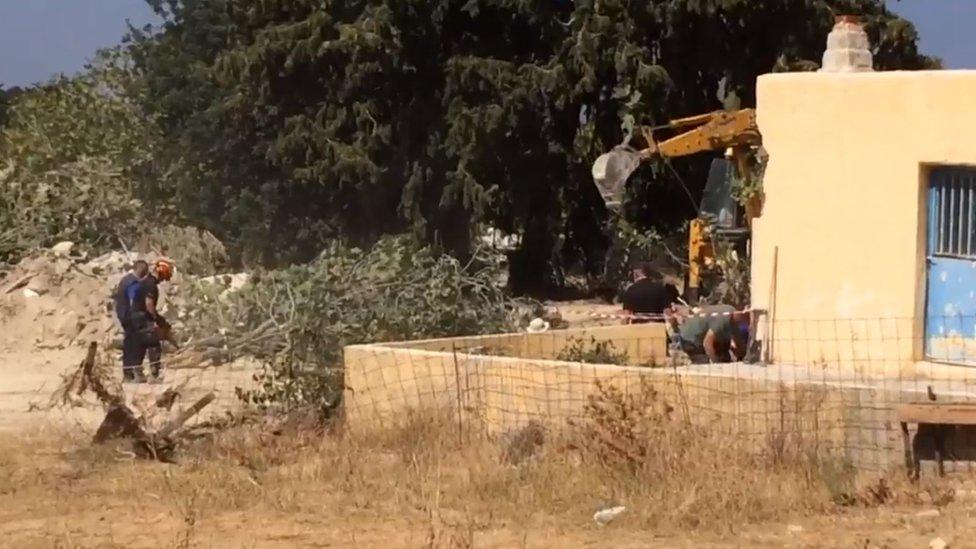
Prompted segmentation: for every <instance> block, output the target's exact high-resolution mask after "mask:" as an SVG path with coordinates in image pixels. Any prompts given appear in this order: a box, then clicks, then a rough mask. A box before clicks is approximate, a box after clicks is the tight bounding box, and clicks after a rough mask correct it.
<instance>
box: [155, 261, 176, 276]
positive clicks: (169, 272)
mask: <svg viewBox="0 0 976 549" xmlns="http://www.w3.org/2000/svg"><path fill="white" fill-rule="evenodd" d="M156 278H158V279H159V280H169V279H171V278H173V264H172V263H171V262H169V261H166V260H165V259H160V260H159V261H157V262H156Z"/></svg>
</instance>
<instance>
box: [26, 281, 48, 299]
mask: <svg viewBox="0 0 976 549" xmlns="http://www.w3.org/2000/svg"><path fill="white" fill-rule="evenodd" d="M27 289H29V290H31V291H33V292H34V293H36V294H38V295H44V294H46V293H48V292H49V291H50V290H51V282H50V280H48V278H47V277H46V276H35V277H34V278H32V279H30V281H29V282H28V283H27Z"/></svg>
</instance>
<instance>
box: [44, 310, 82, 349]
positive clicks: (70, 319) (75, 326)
mask: <svg viewBox="0 0 976 549" xmlns="http://www.w3.org/2000/svg"><path fill="white" fill-rule="evenodd" d="M84 327H85V325H84V323H83V322H82V321H81V318H80V317H79V316H78V313H76V312H75V311H67V312H65V313H64V314H62V315H60V316H59V317H58V318H57V319H55V321H54V325H53V326H52V331H53V332H54V335H55V336H57V337H58V338H61V339H64V340H66V341H67V342H69V343H70V342H71V341H72V340H74V339H75V338H76V337H78V334H79V333H80V332H81V330H82V328H84Z"/></svg>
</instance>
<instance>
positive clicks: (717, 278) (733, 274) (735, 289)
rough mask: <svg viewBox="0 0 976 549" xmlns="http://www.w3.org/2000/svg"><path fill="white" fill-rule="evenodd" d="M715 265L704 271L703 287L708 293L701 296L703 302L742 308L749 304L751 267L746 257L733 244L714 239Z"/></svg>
mask: <svg viewBox="0 0 976 549" xmlns="http://www.w3.org/2000/svg"><path fill="white" fill-rule="evenodd" d="M713 246H714V249H715V266H714V268H713V269H711V270H709V272H707V273H706V275H705V278H706V281H705V283H704V287H705V288H710V289H711V291H710V292H709V294H708V295H706V296H702V302H703V303H710V304H718V303H722V304H726V305H733V306H735V307H737V308H739V309H744V308H746V307H748V306H749V304H750V295H751V294H750V291H751V290H750V283H751V281H752V277H751V274H750V273H751V267H750V264H749V261H748V259H746V258H744V257H742V256H741V255H740V254H739V253H738V252H737V251H736V250H735V249H734V247H733V246H731V245H729V244H726V243H723V242H720V241H717V240H716V241H714V242H713Z"/></svg>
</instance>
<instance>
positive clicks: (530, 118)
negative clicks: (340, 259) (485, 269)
mask: <svg viewBox="0 0 976 549" xmlns="http://www.w3.org/2000/svg"><path fill="white" fill-rule="evenodd" d="M148 1H149V2H150V4H151V5H153V7H154V8H155V9H156V10H157V12H158V13H160V14H161V15H162V16H163V17H164V18H165V23H164V24H163V25H162V27H161V28H158V29H143V30H139V31H135V30H134V31H133V33H132V36H131V48H130V51H131V52H132V55H133V58H134V60H135V62H136V65H137V67H139V69H140V70H141V72H142V74H143V77H144V81H145V83H146V86H147V93H146V94H144V95H143V96H142V97H144V99H145V106H146V108H149V109H152V110H154V111H155V112H156V113H157V115H158V117H159V119H160V121H161V123H162V124H163V127H164V131H165V132H166V133H167V134H168V136H169V137H170V138H171V142H172V143H173V144H174V145H173V147H172V149H171V150H170V151H169V155H171V158H172V161H173V163H174V166H177V168H175V169H174V170H173V173H174V174H176V175H177V179H178V180H179V184H178V186H177V187H176V189H175V192H176V193H177V195H178V196H179V197H180V198H181V200H182V202H183V207H184V212H185V214H186V215H187V216H189V217H191V218H192V219H193V220H194V221H196V222H198V223H202V224H203V225H204V226H206V227H207V228H210V229H211V230H214V231H215V232H217V233H218V234H221V235H222V236H223V237H225V238H227V239H229V240H230V241H231V244H232V245H233V248H234V249H235V250H236V251H237V252H239V253H240V254H242V255H243V256H244V257H245V258H247V257H251V258H255V259H259V260H261V261H265V262H287V261H293V260H300V259H304V258H307V257H310V256H311V255H313V254H314V253H315V252H316V251H317V250H318V249H320V248H321V246H322V244H323V242H325V241H327V240H328V239H331V238H344V239H349V240H352V241H354V242H363V243H367V242H370V241H372V240H374V239H375V238H377V237H378V236H379V235H381V234H383V233H385V232H395V231H401V230H405V229H408V228H412V229H413V230H414V231H415V232H416V234H417V235H418V236H420V237H422V238H424V239H426V240H429V241H433V242H436V243H439V244H442V245H443V246H444V247H445V248H446V249H448V250H450V251H452V252H454V253H456V254H459V255H464V254H466V253H467V252H468V245H469V243H470V241H471V239H470V237H471V233H472V229H473V228H474V227H475V226H477V224H479V223H488V224H492V225H494V226H496V227H498V228H500V229H502V230H504V231H507V232H509V233H511V234H515V235H518V236H519V237H520V246H519V249H518V250H517V252H516V253H515V254H514V255H513V258H512V260H513V261H512V269H513V272H512V274H513V275H514V276H513V282H514V283H515V284H516V287H517V289H520V290H526V291H536V290H544V289H545V288H547V287H551V286H552V285H554V284H559V283H561V280H560V278H561V274H560V273H561V272H562V270H563V268H564V267H566V266H569V265H576V266H582V267H584V268H585V269H587V270H590V271H595V270H598V269H599V268H600V262H601V259H602V257H603V252H604V250H605V249H606V246H607V238H606V237H605V236H604V234H603V230H602V228H603V226H604V221H605V218H606V215H607V213H606V212H605V211H604V209H603V206H602V202H601V201H600V199H599V196H598V195H597V193H596V192H595V189H594V188H593V186H592V183H591V181H590V169H589V164H590V162H591V161H592V160H593V159H594V158H595V157H596V156H597V155H598V154H599V153H600V152H602V151H604V150H606V149H607V148H609V147H611V146H613V145H615V144H617V143H619V142H620V141H621V140H622V139H623V138H624V137H625V135H626V134H627V132H629V131H630V130H631V129H632V128H633V126H634V125H635V124H641V123H651V124H653V123H660V122H663V121H665V120H667V119H669V118H672V117H676V116H682V115H689V114H696V113H700V112H705V111H709V110H713V109H717V108H722V107H723V106H751V105H753V104H754V101H755V80H756V77H757V76H758V75H760V74H762V73H765V72H769V71H771V70H787V69H793V70H796V69H798V68H809V67H810V66H813V65H814V64H815V61H816V60H817V59H818V58H819V56H820V54H821V53H822V51H823V47H824V43H825V39H826V35H827V33H828V31H829V29H830V27H831V26H832V24H833V14H834V13H860V14H863V15H864V16H865V18H866V22H867V29H868V32H869V34H870V36H871V38H872V43H873V44H874V47H875V50H876V51H875V53H876V63H877V65H878V67H879V68H881V69H896V68H904V69H918V68H923V67H927V66H930V65H931V64H932V63H933V61H932V60H930V59H928V58H926V57H924V56H922V55H920V54H919V53H918V51H917V49H916V42H917V36H916V34H915V31H914V29H913V28H912V26H911V24H910V23H908V22H906V21H903V20H901V19H899V18H898V17H897V16H895V15H893V14H891V13H890V12H888V11H887V10H886V9H885V7H884V2H883V1H882V0H850V1H827V0H711V1H709V0H681V1H670V2H637V1H632V0H576V1H571V0H464V1H461V0H327V1H321V0H260V1H245V0H148ZM706 166H707V163H705V162H702V161H700V160H698V161H696V160H694V159H689V160H682V161H679V162H675V163H674V166H673V168H674V169H673V170H672V169H668V168H667V167H665V166H662V165H651V166H648V167H646V168H645V169H642V170H641V171H640V172H639V173H638V175H637V177H635V178H634V182H633V185H632V187H631V190H632V192H631V195H630V198H631V200H630V202H629V204H628V207H627V209H626V212H627V215H628V216H629V217H630V218H631V219H632V220H635V221H637V222H639V223H640V224H642V225H643V226H646V227H657V228H662V229H670V228H674V227H675V226H678V225H680V223H681V222H682V221H683V220H685V219H687V218H689V217H690V216H692V215H693V213H694V204H693V201H691V200H688V197H687V196H685V195H684V193H683V191H681V190H679V187H678V185H677V184H676V179H677V178H680V179H682V180H683V181H684V182H685V183H686V184H687V185H688V186H689V187H690V188H691V192H692V194H694V195H697V193H699V192H700V188H701V185H702V182H703V180H704V170H705V168H706ZM695 198H697V196H696V197H695Z"/></svg>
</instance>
